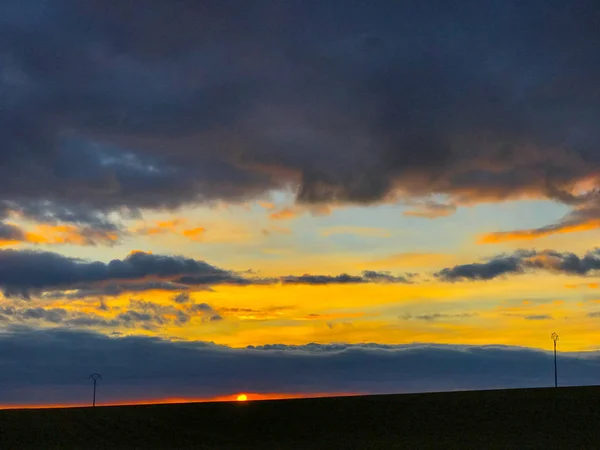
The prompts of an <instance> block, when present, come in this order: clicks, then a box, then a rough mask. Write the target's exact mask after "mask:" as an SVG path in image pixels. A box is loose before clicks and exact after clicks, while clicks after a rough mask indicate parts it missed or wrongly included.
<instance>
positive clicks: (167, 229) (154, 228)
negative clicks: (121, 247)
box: [134, 219, 186, 236]
mask: <svg viewBox="0 0 600 450" xmlns="http://www.w3.org/2000/svg"><path fill="white" fill-rule="evenodd" d="M185 223H186V220H185V219H174V220H166V221H161V222H156V223H155V224H153V225H150V226H145V227H140V228H137V229H135V230H134V232H135V233H137V234H144V235H147V236H154V235H157V234H163V233H176V232H177V229H178V228H179V227H181V226H182V225H184V224H185Z"/></svg>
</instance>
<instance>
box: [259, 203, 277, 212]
mask: <svg viewBox="0 0 600 450" xmlns="http://www.w3.org/2000/svg"><path fill="white" fill-rule="evenodd" d="M258 205H259V206H261V207H263V208H265V209H268V210H271V209H275V204H274V203H271V202H258Z"/></svg>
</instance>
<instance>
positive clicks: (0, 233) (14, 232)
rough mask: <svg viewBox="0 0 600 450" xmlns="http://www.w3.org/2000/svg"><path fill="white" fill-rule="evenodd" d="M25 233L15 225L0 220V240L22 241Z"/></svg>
mask: <svg viewBox="0 0 600 450" xmlns="http://www.w3.org/2000/svg"><path fill="white" fill-rule="evenodd" d="M24 240H25V233H23V230H21V229H20V228H19V227H18V226H16V225H10V224H6V223H2V222H0V241H5V242H12V241H16V242H18V241H24Z"/></svg>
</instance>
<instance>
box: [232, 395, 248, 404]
mask: <svg viewBox="0 0 600 450" xmlns="http://www.w3.org/2000/svg"><path fill="white" fill-rule="evenodd" d="M235 399H236V400H237V401H238V402H245V401H247V400H248V396H247V395H246V394H239V395H238V396H237V397H236V398H235Z"/></svg>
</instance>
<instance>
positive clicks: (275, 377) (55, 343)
mask: <svg viewBox="0 0 600 450" xmlns="http://www.w3.org/2000/svg"><path fill="white" fill-rule="evenodd" d="M559 358H560V365H561V367H562V370H561V384H562V385H565V386H569V385H585V384H593V383H595V382H597V373H598V371H599V370H600V357H599V356H598V353H573V354H571V353H560V354H559ZM0 359H1V360H2V367H3V370H2V371H0V382H1V383H2V386H3V387H4V388H3V389H2V390H1V391H0V404H2V405H8V404H27V403H31V404H41V403H53V404H64V403H70V402H74V403H84V404H87V403H88V402H89V390H90V386H89V374H90V373H92V372H100V373H101V374H102V381H101V386H100V389H99V397H98V399H99V402H100V403H101V404H102V403H110V402H118V401H135V400H138V401H140V400H149V399H160V398H186V397H187V398H194V397H195V398H199V397H213V396H221V395H231V394H234V393H238V392H240V391H241V392H259V393H260V392H265V393H316V392H332V393H335V392H340V393H385V392H415V391H444V390H457V389H489V388H515V387H537V386H548V385H551V384H552V383H553V378H552V372H551V371H550V370H548V368H549V367H551V365H552V355H551V354H550V353H548V352H544V351H540V350H533V349H527V348H520V347H502V346H485V347H472V346H454V345H433V344H432V345H428V344H410V345H377V344H357V345H350V344H333V345H319V344H309V345H306V346H285V345H271V346H265V347H255V348H252V347H249V348H245V349H233V348H229V347H224V346H219V345H215V344H212V343H205V342H182V341H176V342H169V341H166V340H161V339H158V338H150V337H141V336H137V337H136V336H129V337H118V336H113V337H108V336H103V335H100V334H94V333H89V332H82V331H68V330H64V329H53V330H33V329H30V328H24V327H19V328H15V327H8V328H7V329H6V330H5V332H3V333H2V334H1V335H0Z"/></svg>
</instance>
